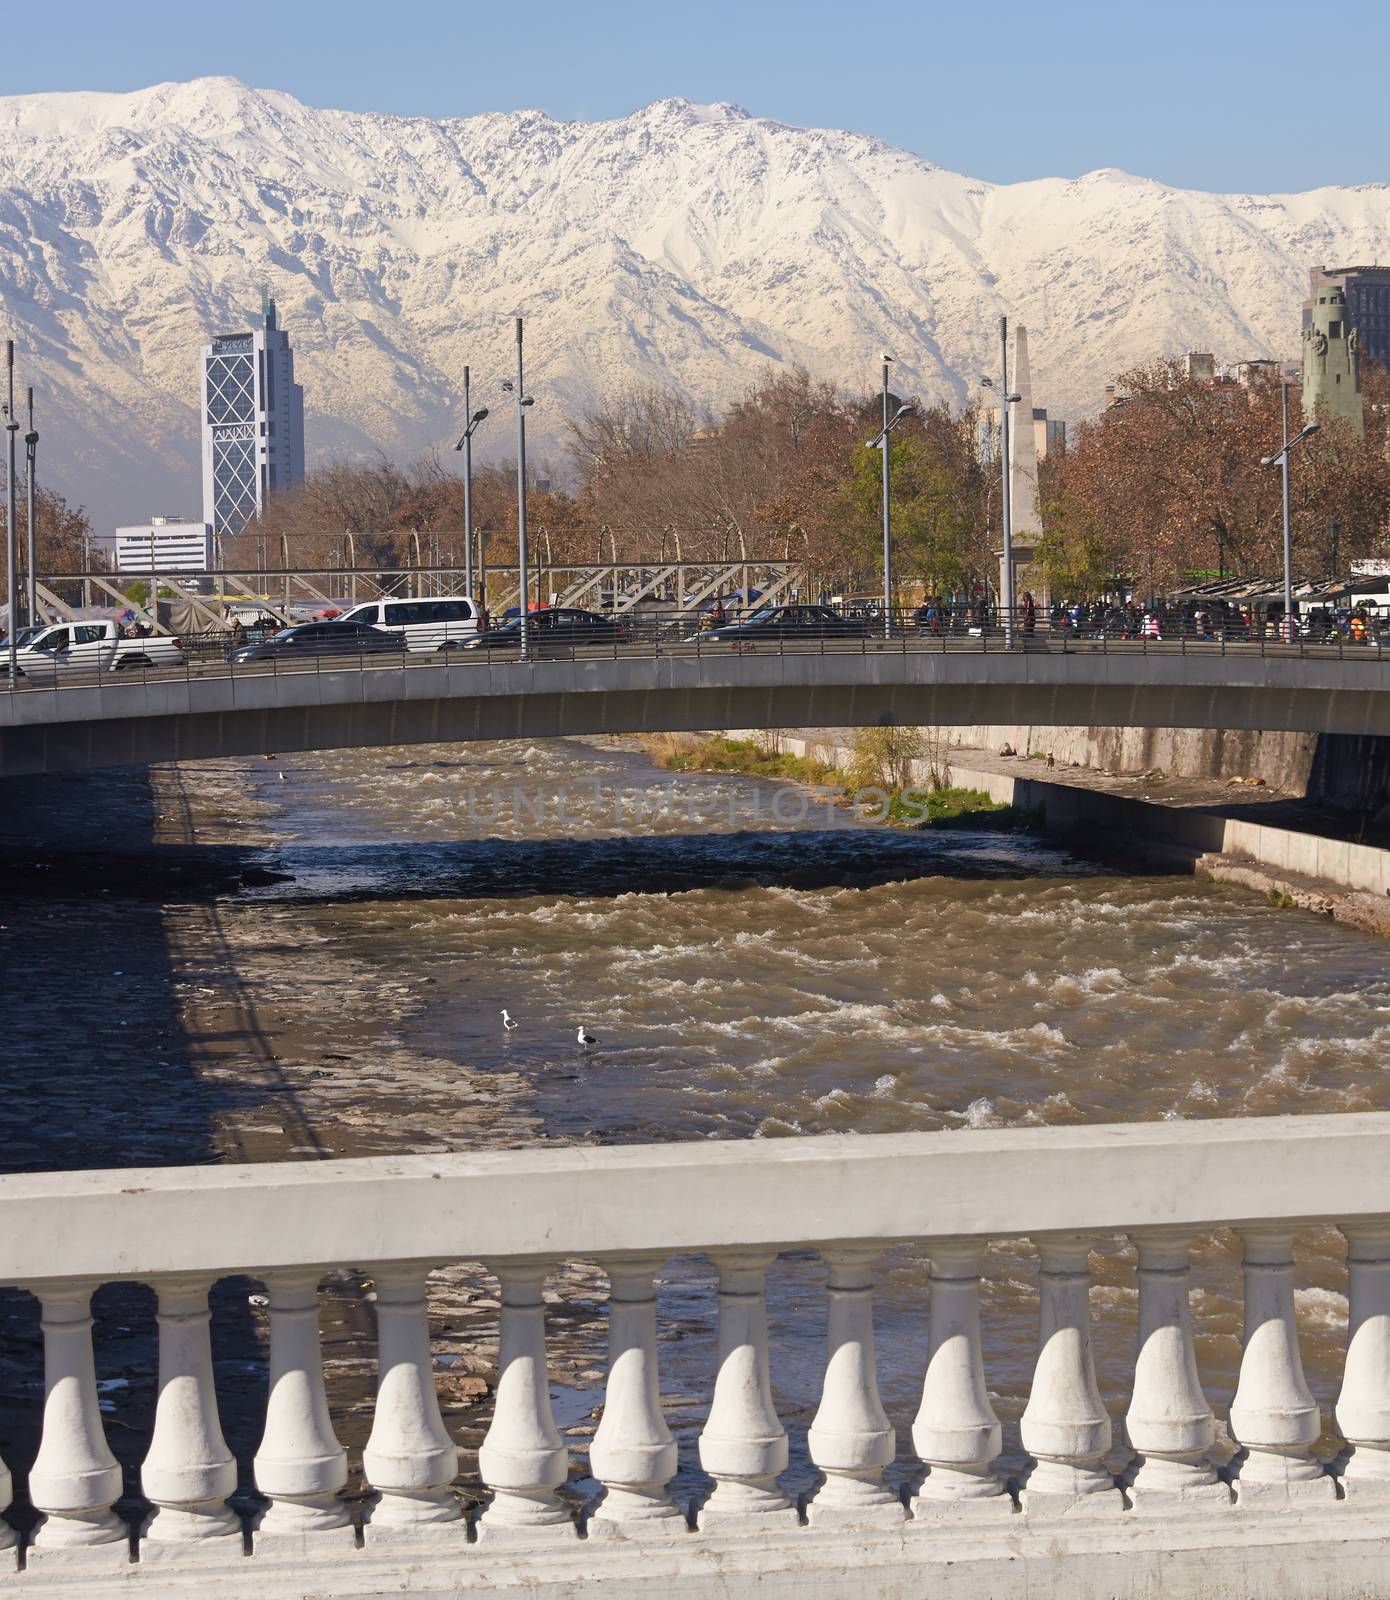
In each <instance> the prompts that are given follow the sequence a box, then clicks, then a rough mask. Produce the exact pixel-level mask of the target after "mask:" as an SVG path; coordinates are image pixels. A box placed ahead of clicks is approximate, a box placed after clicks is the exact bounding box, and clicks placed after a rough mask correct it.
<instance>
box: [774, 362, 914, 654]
mask: <svg viewBox="0 0 1390 1600" xmlns="http://www.w3.org/2000/svg"><path fill="white" fill-rule="evenodd" d="M892 359H893V358H892V356H890V355H888V354H887V352H885V353H884V354H883V357H882V360H883V426H882V427H881V428H880V429H879V430H878V433H877V434H876V435H875V436H874V437H873V438H872V439H870V440H869V441H868V444H867V445H866V447H865V448H866V449H869V450H881V451H882V452H883V637H884V638H885V639H891V638H892V637H893V518H892V500H891V489H892V474H891V472H890V469H889V464H888V457H889V441H888V435H889V434H890V433H892V431H893V429H894V428H896V427H897V425H898V424H899V423H900V422H901V421H902V420H903V418H904V417H906V416H910V415H911V414H912V412H914V411H915V410H916V409H917V407H916V406H914V405H911V404H909V405H902V406H899V407H898V409H897V410H896V411H895V412H894V413H893V415H892V416H891V417H890V416H889V415H888V403H889V400H888V367H889V364H890V363H891V361H892ZM745 587H746V585H745Z"/></svg>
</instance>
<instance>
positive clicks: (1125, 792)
mask: <svg viewBox="0 0 1390 1600" xmlns="http://www.w3.org/2000/svg"><path fill="white" fill-rule="evenodd" d="M723 737H724V738H725V739H726V740H728V741H733V742H734V743H735V744H737V743H740V742H742V741H743V740H744V739H745V738H751V737H754V736H750V735H745V734H744V733H742V732H741V731H735V732H732V733H730V734H727V735H724V736H723ZM763 737H767V736H765V735H764V736H763ZM775 738H776V742H777V745H778V748H779V750H780V751H782V752H783V753H784V754H783V759H784V760H786V761H789V762H793V763H794V762H798V761H800V762H804V763H806V764H807V766H808V768H809V769H810V770H812V771H814V772H816V773H821V774H824V773H826V772H833V773H836V774H850V773H852V772H853V770H854V768H855V766H856V763H857V762H859V761H861V760H862V754H861V753H860V751H859V746H858V744H857V742H856V741H857V738H858V736H857V735H856V734H855V732H854V730H852V729H820V730H810V731H807V732H804V733H801V734H785V733H779V734H777V735H776V736H775ZM909 774H910V777H911V781H912V782H914V783H917V784H920V785H923V786H926V787H928V788H930V787H931V786H932V784H934V783H939V782H943V781H944V782H945V783H946V785H947V792H949V793H952V794H962V795H965V796H969V795H978V796H980V797H981V799H982V800H986V801H987V802H988V804H991V805H995V806H998V807H1004V808H1008V809H1009V810H1010V811H1011V812H1012V813H1013V814H1014V815H1016V816H1018V817H1020V818H1022V819H1026V821H1027V823H1028V825H1030V826H1033V827H1036V828H1038V829H1041V830H1042V831H1043V832H1044V833H1046V834H1048V835H1049V836H1052V837H1056V838H1059V839H1061V840H1064V841H1065V842H1067V843H1068V844H1069V845H1070V846H1071V847H1072V848H1074V849H1077V850H1079V851H1080V852H1081V853H1083V854H1087V855H1092V856H1095V857H1096V858H1097V859H1100V860H1103V861H1107V862H1112V863H1115V864H1120V865H1129V866H1133V865H1134V864H1135V863H1139V864H1143V865H1145V866H1148V867H1150V868H1155V867H1156V868H1159V869H1167V870H1175V869H1176V870H1190V871H1192V872H1193V873H1195V874H1197V875H1200V876H1203V877H1206V878H1209V879H1211V880H1213V881H1215V882H1218V883H1227V884H1232V885H1235V886H1238V887H1241V888H1245V889H1251V890H1254V891H1255V892H1256V893H1259V894H1261V895H1263V896H1264V897H1265V898H1266V899H1267V900H1268V902H1269V903H1270V904H1271V905H1272V906H1275V907H1277V908H1281V909H1298V910H1303V911H1310V912H1314V913H1316V914H1317V915H1321V916H1328V917H1331V918H1332V919H1333V920H1334V921H1336V922H1339V923H1342V924H1344V925H1345V926H1347V927H1350V928H1356V929H1359V930H1360V931H1361V932H1363V933H1370V934H1374V935H1376V936H1378V937H1381V938H1390V848H1386V847H1384V846H1381V845H1379V844H1365V843H1362V842H1361V838H1360V835H1364V834H1365V833H1366V832H1367V831H1370V832H1371V834H1372V836H1373V837H1374V838H1380V837H1381V836H1382V834H1383V830H1381V829H1376V828H1373V829H1369V830H1368V829H1367V827H1366V826H1364V825H1363V826H1362V827H1359V828H1358V827H1356V826H1355V825H1354V823H1353V821H1352V819H1350V818H1349V816H1348V814H1347V813H1345V812H1338V813H1330V814H1329V813H1328V811H1327V809H1326V808H1325V807H1322V806H1319V805H1317V804H1315V803H1307V802H1301V801H1299V800H1297V799H1296V798H1293V797H1290V796H1287V795H1283V794H1280V793H1279V792H1278V791H1273V790H1270V789H1269V788H1268V786H1267V785H1266V784H1265V782H1264V780H1263V779H1259V778H1257V779H1253V780H1249V779H1247V780H1240V779H1226V780H1224V781H1222V780H1214V779H1194V778H1173V777H1170V776H1169V775H1168V774H1167V773H1165V772H1163V771H1161V770H1158V769H1152V770H1150V771H1148V772H1144V773H1120V772H1114V771H1097V770H1095V769H1093V768H1087V767H1083V766H1082V765H1081V764H1080V763H1079V762H1072V763H1068V764H1063V765H1058V764H1057V762H1056V758H1055V756H1054V755H1053V754H1052V753H1051V752H1045V751H1043V750H1031V749H1028V748H1026V747H1025V748H1024V749H1023V750H1014V749H1012V748H1011V747H1008V746H1005V747H1004V748H1003V749H1000V750H998V751H990V750H982V749H971V748H969V747H966V746H959V745H955V746H952V747H950V749H949V751H936V752H934V753H933V754H932V755H931V756H930V758H927V759H920V758H919V759H916V760H910V761H909V762H908V763H907V771H906V773H905V775H909ZM822 781H823V780H822ZM1233 790H1234V791H1238V792H1239V798H1238V799H1233V798H1232V792H1233ZM978 808H979V809H981V810H984V809H987V806H986V805H984V804H979V805H978ZM960 809H966V807H965V806H962V807H961V808H960ZM1266 819H1267V820H1266ZM1300 823H1301V824H1303V826H1299V824H1300ZM1349 835H1356V836H1355V837H1350V836H1349Z"/></svg>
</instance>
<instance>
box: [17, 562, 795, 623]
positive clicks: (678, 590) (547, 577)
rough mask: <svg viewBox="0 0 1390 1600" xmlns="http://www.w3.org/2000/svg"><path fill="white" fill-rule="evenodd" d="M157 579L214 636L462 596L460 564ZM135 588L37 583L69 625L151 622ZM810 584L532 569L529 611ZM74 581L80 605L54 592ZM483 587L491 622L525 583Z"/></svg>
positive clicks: (682, 605)
mask: <svg viewBox="0 0 1390 1600" xmlns="http://www.w3.org/2000/svg"><path fill="white" fill-rule="evenodd" d="M158 579H159V588H160V591H161V593H162V594H163V595H164V598H165V599H168V598H169V595H170V594H172V596H173V597H174V599H175V600H176V601H178V602H180V603H182V604H183V605H184V606H186V607H188V608H189V611H188V613H186V615H191V617H192V619H193V620H194V621H196V623H197V624H198V626H199V628H200V629H201V628H205V629H207V631H209V632H218V631H220V630H222V629H225V628H226V627H227V626H228V625H229V621H230V618H231V617H232V616H233V615H234V614H236V613H238V612H245V611H248V610H252V611H255V612H257V613H259V614H261V615H264V616H267V617H271V618H274V619H275V620H276V621H277V622H281V623H289V622H294V621H303V620H305V618H306V616H309V615H312V614H313V613H314V612H315V611H330V610H347V609H348V607H350V606H354V605H359V604H361V603H362V602H364V601H368V600H404V599H420V598H426V597H429V596H431V595H457V594H462V593H463V574H462V571H461V570H459V569H457V568H454V567H396V568H390V569H385V568H381V567H373V568H370V569H368V568H341V567H340V568H336V569H331V570H327V571H325V570H323V569H319V570H309V569H302V568H291V567H279V568H275V569H272V570H270V571H263V572H257V571H247V570H245V569H240V570H235V569H225V570H221V571H217V572H164V571H161V572H160V573H159V574H158ZM129 581H130V578H129V576H126V577H121V576H120V575H118V574H115V573H110V572H70V573H59V574H56V575H53V576H50V577H48V578H47V579H46V581H44V582H41V583H39V584H38V585H37V592H38V599H39V606H40V609H41V610H42V611H43V612H44V614H45V616H46V618H47V620H49V621H70V620H73V619H74V618H76V617H79V616H80V615H81V613H82V612H83V611H84V610H86V609H90V608H91V607H92V606H93V605H101V606H109V605H121V606H130V607H131V609H133V610H134V611H136V612H137V613H139V614H141V615H143V617H144V618H145V620H146V621H154V619H153V618H152V616H151V613H150V608H149V607H148V606H139V605H135V604H134V603H133V602H131V601H130V600H128V599H127V598H126V596H125V594H124V593H123V592H122V590H121V589H120V587H119V585H120V584H121V583H122V582H126V583H128V582H129ZM804 582H805V568H804V566H803V565H802V563H800V562H797V561H685V562H675V561H664V562H650V563H646V564H637V563H621V562H618V563H615V562H606V563H594V564H592V565H583V566H579V565H576V566H567V567H543V568H541V569H539V570H533V571H532V573H531V576H530V583H529V584H528V590H529V593H530V596H531V599H532V604H535V601H536V597H537V596H539V597H540V598H541V602H542V603H543V604H545V605H552V606H575V607H580V608H582V609H584V610H589V611H605V612H613V613H617V614H621V613H623V612H632V611H635V610H638V609H648V610H661V611H667V612H695V611H699V610H701V609H702V608H704V607H706V606H707V605H709V604H711V603H712V602H713V601H714V600H715V599H722V600H723V601H724V603H725V605H726V606H728V607H730V608H737V607H739V606H747V605H749V604H753V603H756V604H757V605H760V606H761V605H775V604H777V603H779V602H781V601H786V600H789V599H792V598H795V597H797V596H799V595H800V594H801V589H802V586H803V584H804ZM78 584H80V585H81V586H82V595H83V598H82V601H81V604H77V603H75V602H74V601H72V600H71V599H64V598H62V596H61V595H60V594H59V593H58V592H57V591H58V589H59V588H60V587H61V588H64V589H67V590H71V589H72V588H73V587H75V586H76V585H78ZM486 585H487V604H488V608H489V610H490V611H491V613H492V615H493V616H494V617H500V616H501V615H502V614H503V613H504V612H506V611H507V610H508V609H509V608H510V607H512V606H515V605H516V604H517V599H518V596H519V595H520V593H521V583H520V579H519V577H518V575H517V569H516V567H515V566H514V565H513V566H510V567H507V566H501V567H493V566H490V567H489V568H488V569H487V578H486ZM750 596H756V600H750V598H749V597H750ZM803 598H807V597H804V596H803ZM809 598H814V597H809ZM155 626H156V628H157V630H158V631H159V632H160V633H168V632H169V631H170V629H169V628H168V627H167V626H163V625H160V624H158V623H157V622H155ZM185 631H186V628H185Z"/></svg>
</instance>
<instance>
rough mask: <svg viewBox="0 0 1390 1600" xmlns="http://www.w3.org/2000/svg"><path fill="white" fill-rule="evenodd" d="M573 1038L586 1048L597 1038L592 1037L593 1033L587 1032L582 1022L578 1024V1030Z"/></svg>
mask: <svg viewBox="0 0 1390 1600" xmlns="http://www.w3.org/2000/svg"><path fill="white" fill-rule="evenodd" d="M575 1039H576V1041H577V1042H578V1043H579V1044H580V1045H581V1046H582V1047H583V1048H584V1049H586V1050H587V1049H588V1048H589V1046H590V1045H591V1044H597V1043H598V1040H597V1039H595V1038H594V1036H593V1034H592V1033H590V1032H589V1030H588V1029H587V1028H586V1027H585V1026H584V1024H583V1023H582V1022H581V1023H580V1024H579V1032H578V1033H577V1034H576V1035H575Z"/></svg>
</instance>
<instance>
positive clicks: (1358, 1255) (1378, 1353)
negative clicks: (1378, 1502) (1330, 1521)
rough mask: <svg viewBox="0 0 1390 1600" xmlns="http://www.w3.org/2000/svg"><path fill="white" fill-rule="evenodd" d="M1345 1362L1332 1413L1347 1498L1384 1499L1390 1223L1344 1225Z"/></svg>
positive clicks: (1388, 1478)
mask: <svg viewBox="0 0 1390 1600" xmlns="http://www.w3.org/2000/svg"><path fill="white" fill-rule="evenodd" d="M1342 1233H1343V1234H1344V1235H1345V1237H1346V1241H1347V1277H1348V1280H1349V1281H1348V1284H1347V1296H1348V1300H1349V1302H1350V1305H1349V1310H1348V1316H1347V1358H1346V1365H1345V1366H1344V1367H1343V1369H1342V1389H1341V1393H1340V1394H1339V1395H1338V1396H1337V1405H1336V1409H1335V1412H1334V1415H1335V1418H1336V1423H1337V1431H1338V1432H1339V1433H1340V1434H1341V1436H1342V1437H1343V1438H1344V1439H1345V1440H1346V1441H1347V1446H1346V1449H1345V1450H1344V1451H1343V1453H1342V1457H1341V1461H1340V1464H1339V1465H1340V1470H1341V1474H1342V1487H1343V1489H1344V1490H1345V1491H1346V1495H1347V1498H1348V1499H1355V1498H1358V1497H1364V1496H1367V1495H1372V1496H1375V1497H1376V1498H1385V1497H1386V1496H1390V1222H1388V1221H1386V1220H1385V1219H1381V1220H1379V1221H1377V1222H1364V1223H1357V1222H1348V1223H1345V1224H1343V1227H1342Z"/></svg>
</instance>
